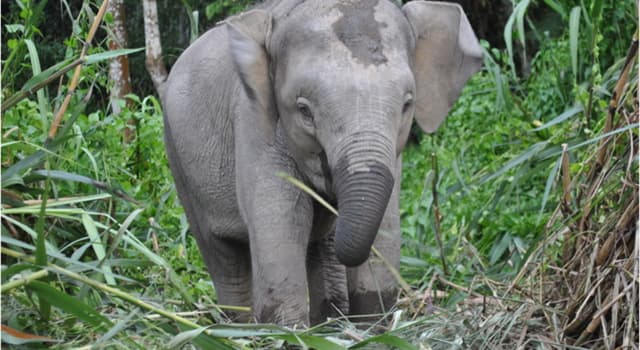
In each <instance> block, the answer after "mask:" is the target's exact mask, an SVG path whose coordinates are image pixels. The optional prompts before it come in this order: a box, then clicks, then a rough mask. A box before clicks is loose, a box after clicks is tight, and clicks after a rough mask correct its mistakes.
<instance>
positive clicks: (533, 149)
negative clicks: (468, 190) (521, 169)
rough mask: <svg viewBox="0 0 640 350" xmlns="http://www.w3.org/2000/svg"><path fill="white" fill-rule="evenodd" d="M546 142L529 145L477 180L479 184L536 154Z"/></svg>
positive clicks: (502, 173)
mask: <svg viewBox="0 0 640 350" xmlns="http://www.w3.org/2000/svg"><path fill="white" fill-rule="evenodd" d="M547 144H548V141H542V142H538V143H536V144H534V145H533V146H531V147H530V148H529V149H528V150H527V151H526V152H524V153H522V154H521V155H519V156H517V157H516V158H513V159H511V160H510V161H508V162H507V163H506V164H505V165H503V166H502V168H500V169H499V170H498V171H496V172H495V173H493V174H490V175H487V176H485V177H483V178H482V179H480V181H478V183H479V184H483V183H486V182H488V181H490V180H493V179H495V178H497V177H499V176H501V175H504V174H505V173H506V172H507V171H509V170H511V169H513V168H515V167H516V166H518V165H520V164H522V163H524V162H526V161H528V160H529V159H531V158H533V157H534V156H536V155H537V154H538V153H539V152H540V151H541V150H543V149H544V148H545V147H546V146H547Z"/></svg>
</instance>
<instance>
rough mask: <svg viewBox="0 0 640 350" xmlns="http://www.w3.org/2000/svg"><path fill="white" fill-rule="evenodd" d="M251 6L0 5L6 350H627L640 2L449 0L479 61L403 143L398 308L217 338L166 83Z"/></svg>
mask: <svg viewBox="0 0 640 350" xmlns="http://www.w3.org/2000/svg"><path fill="white" fill-rule="evenodd" d="M397 2H398V3H400V1H397ZM252 3H253V1H249V0H238V1H233V0H218V1H211V0H181V1H171V0H157V1H156V0H142V1H134V0H126V1H122V0H120V1H114V0H112V1H110V4H109V6H106V4H105V3H103V1H101V0H49V1H47V0H39V1H38V0H12V1H9V0H7V1H5V0H3V1H2V5H1V6H2V8H1V10H2V29H1V30H2V42H1V44H2V47H1V49H2V72H1V83H2V130H1V134H2V154H1V161H2V186H1V188H2V208H1V212H0V214H1V219H2V221H1V230H2V235H1V240H2V247H1V252H2V275H1V281H2V287H1V292H2V295H1V297H2V326H1V327H2V328H1V335H2V345H3V346H6V347H7V348H23V347H32V348H70V347H73V348H83V349H90V348H113V349H120V348H131V349H135V348H139V349H151V348H167V349H175V348H182V349H191V348H203V349H209V348H211V349H237V348H243V349H269V348H280V347H285V348H301V349H320V350H322V349H345V348H349V349H357V348H365V349H369V348H398V349H466V348H470V349H592V348H593V349H638V312H639V310H638V288H639V279H638V268H639V265H638V244H639V243H638V240H637V239H636V238H637V225H638V161H639V159H638V147H639V146H638V74H637V73H638V66H637V60H638V58H637V51H638V36H637V32H638V5H637V2H636V1H633V0H622V1H615V2H612V1H603V0H491V1H489V0H475V1H474V0H462V1H458V3H460V4H461V5H462V6H463V7H464V9H465V11H466V13H467V15H468V17H469V19H470V22H471V24H472V26H473V27H474V29H475V31H476V33H477V35H478V37H479V38H480V39H481V43H482V46H483V48H484V51H485V61H484V67H483V70H482V71H481V72H480V73H478V74H476V75H475V76H474V77H473V78H472V79H471V80H470V82H469V84H468V86H467V87H466V88H465V90H464V92H463V94H462V96H461V97H460V99H459V101H458V102H457V103H456V105H455V107H454V108H453V109H452V110H451V112H450V116H449V118H448V119H447V120H446V121H445V123H444V125H443V126H442V127H441V128H440V129H439V130H438V132H437V133H435V134H433V135H425V134H422V133H420V132H418V131H417V130H416V131H415V132H412V136H411V141H410V144H409V145H408V146H407V149H406V150H405V153H404V158H403V159H404V170H403V179H402V198H401V215H402V235H403V248H402V253H403V256H402V262H401V271H400V274H399V275H398V280H399V283H400V284H401V285H402V292H401V293H400V295H399V298H398V303H397V305H396V307H394V308H393V309H392V310H389V313H388V314H386V315H380V317H379V319H380V321H379V322H377V323H374V324H370V323H369V324H362V323H359V322H357V320H354V319H351V320H349V319H347V318H338V319H334V320H329V321H327V322H326V323H325V324H322V325H319V326H316V327H313V328H310V329H304V330H291V329H284V328H281V327H278V326H276V325H256V324H250V325H234V324H228V322H227V320H226V318H225V316H224V312H225V310H228V307H227V306H224V305H217V304H216V294H215V291H214V289H213V286H212V283H211V281H210V279H209V276H208V274H207V271H206V268H205V267H204V265H203V263H202V259H201V257H200V254H199V252H198V249H197V246H196V244H195V241H194V239H193V237H192V236H191V235H190V233H189V231H188V225H187V222H186V219H185V216H184V212H183V210H182V208H181V207H180V204H179V203H178V201H177V198H176V193H175V189H174V186H173V180H172V177H171V175H170V172H169V168H168V165H167V160H166V157H165V152H164V145H163V139H162V127H163V126H162V109H161V105H160V101H159V98H158V94H157V87H158V86H159V85H160V84H161V83H162V79H163V78H162V77H163V74H166V72H167V71H168V70H170V67H171V65H172V63H173V62H175V60H176V59H177V57H178V56H179V55H180V53H181V52H182V51H183V50H184V49H185V48H186V47H187V46H188V45H189V43H190V42H192V41H193V40H194V39H195V38H197V37H198V35H199V34H201V33H203V32H204V31H206V30H207V29H208V28H211V27H212V26H214V25H215V24H216V23H217V22H218V21H220V20H222V19H224V18H225V17H226V16H228V15H231V14H234V13H237V12H239V11H242V10H243V9H245V8H247V7H248V6H250V5H251V4H252ZM145 47H146V51H145V50H144V48H145ZM158 49H161V51H159V50H158Z"/></svg>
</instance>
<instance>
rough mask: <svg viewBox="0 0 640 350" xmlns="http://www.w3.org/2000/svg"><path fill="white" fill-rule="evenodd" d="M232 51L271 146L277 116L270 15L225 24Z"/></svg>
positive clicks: (247, 16) (253, 12) (256, 12)
mask: <svg viewBox="0 0 640 350" xmlns="http://www.w3.org/2000/svg"><path fill="white" fill-rule="evenodd" d="M225 23H226V26H227V33H228V38H229V39H228V40H229V50H230V52H231V57H232V59H233V62H234V64H235V67H236V70H237V71H238V74H239V75H240V80H241V81H242V86H243V88H244V91H245V93H246V95H247V98H248V99H249V104H248V106H241V107H242V108H244V107H247V108H248V109H249V111H248V112H247V111H243V112H246V113H248V114H252V116H250V117H254V118H255V121H256V123H257V124H256V125H258V127H259V129H260V130H261V131H263V135H264V136H265V138H266V139H267V141H268V142H269V143H270V142H272V141H273V137H274V134H275V124H276V119H277V113H276V109H275V103H274V99H273V91H272V88H271V79H270V77H269V54H268V53H267V50H266V46H267V45H266V43H267V42H268V40H269V36H270V35H271V23H272V19H271V15H270V14H269V13H267V12H265V11H262V10H251V11H249V12H245V13H242V14H239V15H237V16H234V17H231V18H230V19H228V20H226V21H225Z"/></svg>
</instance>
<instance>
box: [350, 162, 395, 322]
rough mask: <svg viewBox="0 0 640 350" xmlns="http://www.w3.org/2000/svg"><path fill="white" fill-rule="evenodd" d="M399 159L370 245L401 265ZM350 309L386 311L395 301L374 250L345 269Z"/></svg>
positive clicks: (355, 311)
mask: <svg viewBox="0 0 640 350" xmlns="http://www.w3.org/2000/svg"><path fill="white" fill-rule="evenodd" d="M401 167H402V158H401V157H398V160H397V162H396V174H395V183H394V187H393V192H392V194H391V197H390V198H389V204H388V205H387V209H386V211H385V214H384V217H383V219H382V223H381V224H380V230H379V232H378V235H377V236H376V239H375V241H374V243H373V246H374V247H375V248H376V249H377V250H378V251H379V252H380V254H381V255H382V256H383V257H384V258H385V259H386V260H387V261H388V262H389V263H390V264H391V265H392V266H393V268H395V269H396V271H397V270H399V268H400V244H401V237H400V214H399V207H398V201H399V192H400V176H401ZM347 280H348V286H349V310H350V312H351V314H353V315H365V314H376V313H383V312H387V311H389V309H391V307H392V306H393V305H394V304H395V302H396V299H397V294H398V284H397V282H396V279H395V277H394V276H393V274H392V273H391V271H389V268H388V267H387V265H386V264H385V263H384V262H383V260H382V259H380V258H378V257H377V256H376V255H375V254H374V253H373V252H371V255H370V257H369V259H367V261H366V262H365V263H363V264H362V265H360V266H358V267H353V268H348V269H347Z"/></svg>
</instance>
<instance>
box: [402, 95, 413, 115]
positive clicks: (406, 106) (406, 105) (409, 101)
mask: <svg viewBox="0 0 640 350" xmlns="http://www.w3.org/2000/svg"><path fill="white" fill-rule="evenodd" d="M412 106H413V98H412V97H411V96H409V97H408V98H407V100H406V101H405V102H404V105H403V106H402V114H407V112H409V110H410V109H411V107H412Z"/></svg>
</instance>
